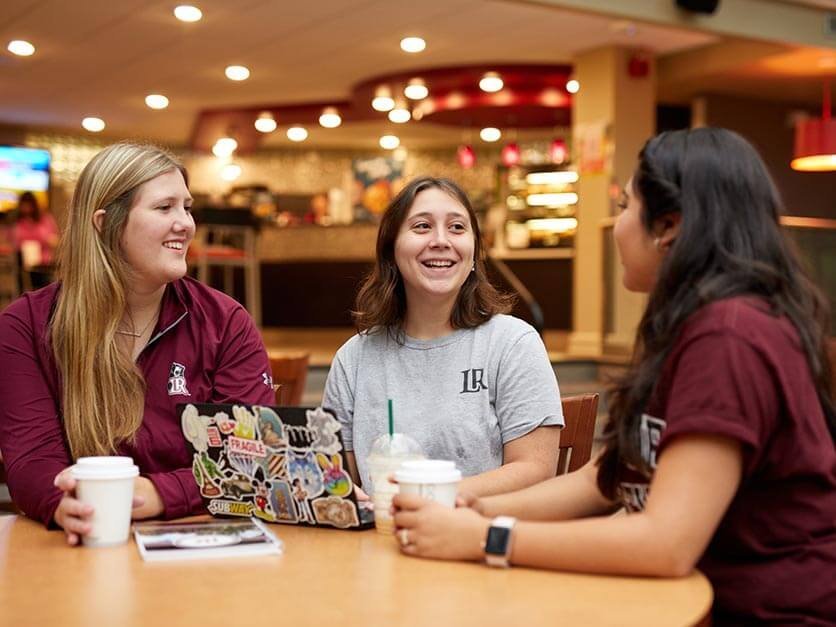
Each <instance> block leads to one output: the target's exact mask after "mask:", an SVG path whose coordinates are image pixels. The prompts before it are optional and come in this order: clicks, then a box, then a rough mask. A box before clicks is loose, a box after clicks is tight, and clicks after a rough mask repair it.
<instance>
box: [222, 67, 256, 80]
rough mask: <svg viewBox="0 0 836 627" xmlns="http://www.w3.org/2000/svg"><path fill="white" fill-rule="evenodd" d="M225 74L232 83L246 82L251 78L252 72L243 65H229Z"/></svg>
mask: <svg viewBox="0 0 836 627" xmlns="http://www.w3.org/2000/svg"><path fill="white" fill-rule="evenodd" d="M224 73H225V74H226V77H227V78H228V79H229V80H231V81H245V80H247V79H248V78H249V77H250V70H249V69H248V68H246V67H244V66H243V65H229V66H227V68H226V70H224Z"/></svg>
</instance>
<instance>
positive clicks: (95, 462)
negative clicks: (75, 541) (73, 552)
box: [71, 456, 139, 546]
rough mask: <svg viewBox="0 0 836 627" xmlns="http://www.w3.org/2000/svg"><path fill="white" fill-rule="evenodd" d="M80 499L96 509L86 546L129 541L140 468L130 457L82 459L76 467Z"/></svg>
mask: <svg viewBox="0 0 836 627" xmlns="http://www.w3.org/2000/svg"><path fill="white" fill-rule="evenodd" d="M71 472H72V475H73V478H75V480H76V483H77V485H76V489H75V493H76V498H77V499H78V500H79V501H81V502H82V503H86V504H88V505H92V506H93V516H92V518H91V521H90V522H91V525H92V529H91V530H90V533H88V534H87V535H85V536H82V539H81V540H82V542H83V543H84V545H85V546H112V545H114V544H122V543H124V542H127V540H128V535H129V533H130V529H131V509H132V503H133V495H134V479H135V478H136V477H137V476H138V475H139V468H137V467H136V466H135V465H134V460H133V459H131V458H130V457H117V456H103V457H80V458H79V459H78V461H77V462H76V464H75V466H73V467H72V471H71Z"/></svg>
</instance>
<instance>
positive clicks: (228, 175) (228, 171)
mask: <svg viewBox="0 0 836 627" xmlns="http://www.w3.org/2000/svg"><path fill="white" fill-rule="evenodd" d="M239 176H241V166H240V165H238V164H237V163H227V164H226V165H225V166H224V167H223V169H222V170H221V178H222V179H223V180H225V181H234V180H235V179H237V178H238V177H239Z"/></svg>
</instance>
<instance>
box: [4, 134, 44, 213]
mask: <svg viewBox="0 0 836 627" xmlns="http://www.w3.org/2000/svg"><path fill="white" fill-rule="evenodd" d="M49 162H50V158H49V151H48V150H43V149H41V148H25V147H23V146H0V213H5V212H6V211H9V210H10V209H14V208H16V207H17V199H18V197H19V196H20V195H21V194H22V193H23V192H27V191H28V192H32V193H33V194H35V197H36V198H37V199H38V205H39V206H40V207H41V209H45V208H47V206H48V205H49Z"/></svg>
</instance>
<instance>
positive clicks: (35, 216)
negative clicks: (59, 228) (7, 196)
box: [17, 192, 41, 222]
mask: <svg viewBox="0 0 836 627" xmlns="http://www.w3.org/2000/svg"><path fill="white" fill-rule="evenodd" d="M27 203H28V204H29V206H30V207H31V208H32V213H30V214H29V215H28V216H24V215H23V212H22V211H21V207H23V205H25V204H27ZM22 218H29V219H30V220H32V222H40V221H41V207H40V205H38V199H37V198H35V194H33V193H32V192H23V193H22V194H21V195H20V198H18V199H17V219H18V220H20V219H22Z"/></svg>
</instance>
